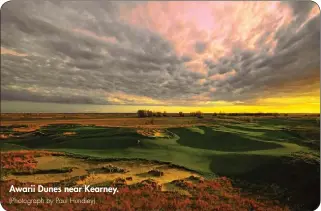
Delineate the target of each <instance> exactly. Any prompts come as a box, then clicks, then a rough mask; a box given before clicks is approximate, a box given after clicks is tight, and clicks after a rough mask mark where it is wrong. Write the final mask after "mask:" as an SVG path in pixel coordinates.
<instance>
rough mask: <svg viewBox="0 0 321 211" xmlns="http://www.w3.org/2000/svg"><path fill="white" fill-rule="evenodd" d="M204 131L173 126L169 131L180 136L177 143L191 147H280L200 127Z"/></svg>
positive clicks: (231, 148)
mask: <svg viewBox="0 0 321 211" xmlns="http://www.w3.org/2000/svg"><path fill="white" fill-rule="evenodd" d="M200 129H202V130H203V131H204V133H199V132H193V131H192V130H190V129H188V128H174V129H171V132H173V133H175V134H176V135H178V136H179V137H180V138H179V140H178V141H177V143H178V144H180V145H183V146H188V147H193V148H200V149H211V150H217V151H226V152H240V151H253V150H267V149H276V148H282V147H283V146H282V145H279V144H276V143H269V142H263V141H256V140H252V139H250V138H247V137H244V136H242V135H239V134H236V133H229V132H221V131H214V130H213V129H212V128H209V127H200Z"/></svg>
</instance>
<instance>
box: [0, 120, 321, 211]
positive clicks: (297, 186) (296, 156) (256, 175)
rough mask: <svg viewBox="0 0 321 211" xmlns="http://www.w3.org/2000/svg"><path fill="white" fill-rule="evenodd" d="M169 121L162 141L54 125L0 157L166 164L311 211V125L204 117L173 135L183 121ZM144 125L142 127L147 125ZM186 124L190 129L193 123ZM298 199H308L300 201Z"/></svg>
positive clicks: (130, 131)
mask: <svg viewBox="0 0 321 211" xmlns="http://www.w3.org/2000/svg"><path fill="white" fill-rule="evenodd" d="M169 119H170V118H169ZM171 119H175V121H176V123H175V125H174V127H173V125H171V127H167V128H166V127H165V128H164V125H162V133H163V135H162V136H157V135H155V136H144V135H142V134H141V133H137V130H142V129H143V127H142V126H140V127H137V128H135V127H103V126H84V125H77V124H61V125H47V126H43V127H41V128H40V129H38V130H36V131H35V132H33V133H26V134H25V135H21V136H20V137H9V138H7V139H3V140H1V143H0V147H1V149H2V150H20V149H46V150H53V151H63V152H67V153H72V154H77V155H81V156H89V157H96V158H102V159H103V158H126V159H137V158H140V159H147V160H157V161H164V162H170V163H173V164H176V165H179V166H183V167H185V168H187V169H190V170H194V171H197V172H198V173H200V174H202V175H203V176H205V177H208V178H209V177H213V176H228V177H230V178H233V179H235V181H239V180H240V181H242V182H239V183H238V185H242V184H245V185H244V188H245V189H247V190H251V191H252V190H254V189H255V190H262V189H257V188H253V189H252V186H251V185H253V184H255V185H258V186H260V188H261V185H263V187H264V188H266V187H268V188H267V189H269V188H270V189H271V187H273V188H272V189H271V190H270V192H272V193H274V195H275V196H277V197H283V195H282V194H283V192H278V189H277V190H276V189H275V186H277V187H279V188H281V189H282V190H287V191H286V193H287V194H285V196H284V198H285V199H284V200H285V201H287V202H289V201H290V202H291V203H292V202H293V203H299V204H303V205H302V206H301V205H300V206H301V207H299V208H300V210H304V209H303V208H307V210H311V209H310V208H314V206H315V203H316V202H318V200H319V198H318V197H319V191H318V187H319V185H320V182H319V179H320V177H319V171H320V167H319V156H320V153H319V150H320V138H319V137H320V129H319V125H317V124H316V121H315V119H309V118H254V121H251V122H246V121H243V120H241V119H239V118H233V117H228V118H226V119H223V118H222V119H221V118H220V119H218V118H208V117H206V118H205V119H203V120H202V125H197V124H195V125H193V124H191V125H184V127H178V125H179V124H178V123H179V121H180V120H183V119H184V118H171ZM144 121H145V122H149V120H148V118H147V119H146V120H144ZM162 121H165V120H162ZM167 121H169V120H167ZM184 121H185V120H184ZM193 121H194V122H196V123H197V119H196V120H193ZM185 122H186V121H185ZM185 122H184V123H185ZM189 122H191V120H189ZM204 123H206V124H204ZM176 125H177V126H176ZM149 126H150V125H146V127H147V128H148V127H149ZM153 127H155V125H153ZM10 131H11V129H10V130H8V131H6V133H9V132H10ZM65 134H72V135H65ZM138 140H139V141H138ZM298 181H299V182H298ZM249 184H250V185H249ZM315 187H317V188H315ZM264 190H265V189H264ZM302 191H303V192H305V193H307V192H309V194H306V195H305V196H304V197H302V194H301V193H302ZM266 192H269V191H268V190H266ZM259 194H263V193H262V191H261V192H260V193H259ZM290 202H289V203H290Z"/></svg>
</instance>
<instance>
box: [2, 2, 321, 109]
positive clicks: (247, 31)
mask: <svg viewBox="0 0 321 211" xmlns="http://www.w3.org/2000/svg"><path fill="white" fill-rule="evenodd" d="M319 69H320V11H319V9H318V7H317V5H316V4H315V3H313V2H138V3H136V2H102V1H93V2H77V3H76V2H68V1H62V2H60V1H58V2H57V1H52V2H50V1H46V2H41V3H40V2H36V1H28V2H24V1H11V2H9V3H6V4H5V5H4V6H3V8H2V11H1V99H2V100H24V101H34V102H58V103H87V104H112V105H118V104H119V105H196V106H202V105H220V104H222V102H223V104H224V103H225V104H229V105H230V104H233V103H235V104H247V103H248V104H250V103H255V102H260V99H262V98H265V97H267V98H271V97H275V96H279V97H282V96H291V95H300V96H301V95H302V96H304V95H307V94H309V93H311V92H315V91H316V90H319V89H320V88H319V79H320V72H319Z"/></svg>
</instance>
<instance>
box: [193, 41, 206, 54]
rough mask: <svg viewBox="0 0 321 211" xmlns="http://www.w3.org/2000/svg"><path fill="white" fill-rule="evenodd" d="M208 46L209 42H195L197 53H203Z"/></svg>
mask: <svg viewBox="0 0 321 211" xmlns="http://www.w3.org/2000/svg"><path fill="white" fill-rule="evenodd" d="M206 46H207V44H206V43H204V42H200V41H198V42H196V43H195V51H196V53H203V52H204V51H205V49H206Z"/></svg>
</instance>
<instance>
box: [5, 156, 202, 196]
mask: <svg viewBox="0 0 321 211" xmlns="http://www.w3.org/2000/svg"><path fill="white" fill-rule="evenodd" d="M35 159H36V161H37V162H38V164H37V169H42V170H46V169H57V168H63V167H73V168H74V169H73V171H72V172H70V173H60V174H37V175H8V176H7V177H6V178H5V179H6V180H10V179H16V180H18V181H20V182H33V183H38V184H40V183H47V182H59V181H61V180H66V179H69V178H72V177H75V176H83V175H88V176H87V177H86V178H84V179H79V180H78V181H77V184H79V185H85V184H86V185H94V184H99V183H109V182H110V183H111V182H112V181H114V180H115V179H117V178H122V179H126V178H128V177H131V180H126V183H127V184H128V185H131V184H135V183H138V182H141V181H143V180H146V179H153V180H155V181H156V182H157V183H158V184H160V185H162V190H163V191H178V192H181V194H188V192H186V191H185V192H184V190H182V189H180V188H179V187H175V186H174V185H172V184H170V182H172V181H173V180H179V179H185V178H187V177H190V176H192V175H193V176H199V175H198V174H196V173H194V172H190V171H187V170H184V169H179V168H175V167H171V166H169V165H167V164H159V163H153V162H148V161H112V162H96V161H95V162H94V161H86V160H83V159H79V158H71V157H65V156H44V157H37V158H35ZM107 165H113V166H116V167H119V168H122V169H125V170H127V171H128V172H126V173H90V174H88V172H87V170H89V169H93V168H102V167H104V166H107ZM153 169H158V170H160V171H162V172H163V173H164V175H163V176H160V177H157V176H152V175H150V174H148V171H150V170H153Z"/></svg>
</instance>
